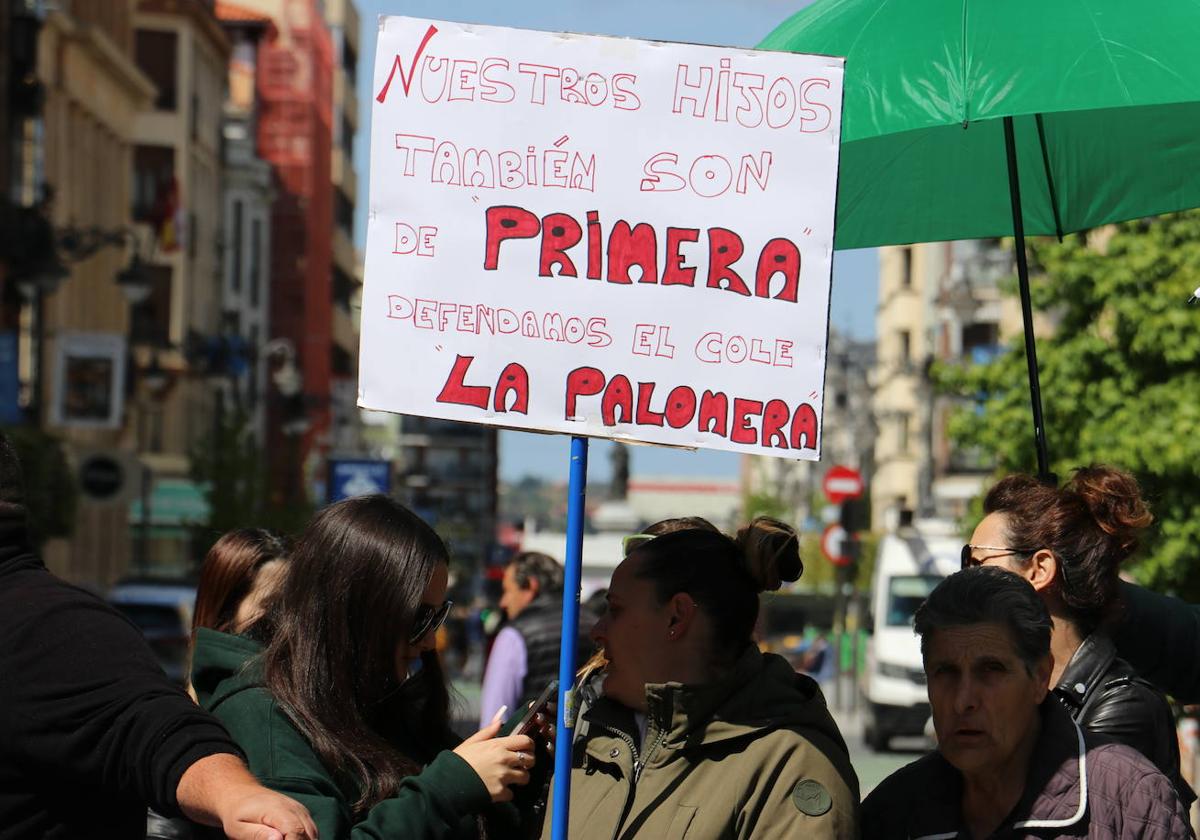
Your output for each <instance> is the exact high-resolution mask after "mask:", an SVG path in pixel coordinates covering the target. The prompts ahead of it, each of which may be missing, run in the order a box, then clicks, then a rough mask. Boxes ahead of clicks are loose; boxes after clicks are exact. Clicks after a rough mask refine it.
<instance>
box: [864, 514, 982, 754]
mask: <svg viewBox="0 0 1200 840" xmlns="http://www.w3.org/2000/svg"><path fill="white" fill-rule="evenodd" d="M962 545H963V539H962V536H961V535H960V534H959V532H958V527H957V525H956V524H955V523H953V522H948V521H944V520H935V519H920V520H917V521H916V522H915V523H914V524H913V525H912V526H910V527H904V528H901V529H899V530H898V531H897V532H895V533H891V534H888V535H886V536H885V537H884V538H883V539H882V540H881V541H880V543H879V550H878V553H877V554H876V556H875V572H874V577H873V578H872V582H871V596H870V604H871V608H870V613H869V615H868V618H867V625H866V626H867V627H868V628H869V630H870V633H871V638H870V641H869V642H868V643H867V658H866V668H865V669H864V670H863V673H862V692H863V697H864V699H865V702H864V704H863V709H864V719H863V740H864V741H866V743H867V746H869V747H870V748H871V749H873V750H875V751H876V752H879V751H883V750H886V749H887V748H888V746H889V743H890V741H891V739H892V737H893V736H896V735H917V736H919V735H922V734H924V732H925V724H926V722H927V721H928V720H929V697H928V695H927V694H926V692H925V669H924V668H923V667H922V665H921V644H920V639H918V638H917V636H916V634H915V633H913V628H912V620H913V614H914V613H915V612H916V611H917V607H919V606H920V605H921V603H922V602H923V601H924V600H925V598H926V596H928V595H929V593H930V592H931V591H933V588H934V587H935V586H937V584H938V582H939V581H941V580H942V578H944V577H946V576H947V575H950V574H953V573H954V572H956V571H958V568H959V563H960V560H959V557H960V552H961V550H962Z"/></svg>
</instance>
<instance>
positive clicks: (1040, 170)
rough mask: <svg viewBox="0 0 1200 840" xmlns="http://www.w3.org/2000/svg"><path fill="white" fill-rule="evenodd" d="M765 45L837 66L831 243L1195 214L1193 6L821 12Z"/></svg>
mask: <svg viewBox="0 0 1200 840" xmlns="http://www.w3.org/2000/svg"><path fill="white" fill-rule="evenodd" d="M759 47H760V48H763V49H775V50H789V51H793V52H806V53H818V54H825V55H838V56H845V57H846V76H845V93H844V101H843V114H842V148H841V165H840V171H839V182H838V198H837V229H836V238H835V246H836V247H837V248H865V247H869V246H875V245H886V244H904V243H910V242H934V241H940V240H947V239H973V238H980V237H991V236H1005V235H1009V234H1012V235H1014V236H1015V237H1016V255H1017V273H1018V279H1019V283H1020V288H1021V304H1022V311H1023V314H1024V318H1025V351H1026V360H1027V362H1028V365H1029V379H1030V391H1031V395H1032V402H1033V415H1034V433H1035V438H1036V443H1037V450H1038V467H1039V469H1040V470H1041V472H1042V473H1043V474H1045V473H1046V472H1047V470H1048V466H1047V463H1048V459H1047V455H1046V440H1045V429H1044V425H1043V422H1042V411H1041V395H1040V390H1039V386H1038V380H1037V356H1036V350H1035V347H1034V340H1033V327H1032V315H1031V311H1030V310H1031V307H1030V303H1029V278H1028V268H1027V266H1026V262H1025V238H1024V236H1025V233H1026V232H1028V233H1031V234H1047V235H1058V236H1060V237H1061V236H1062V235H1063V234H1064V233H1069V232H1072V231H1077V230H1083V229H1086V228H1091V227H1096V226H1098V225H1103V224H1106V223H1109V222H1116V221H1121V220H1124V219H1132V218H1139V217H1142V216H1150V215H1154V214H1157V213H1166V212H1170V211H1174V210H1182V209H1185V208H1189V207H1197V206H1200V3H1196V2H1194V0H1187V1H1186V2H1185V0H1148V2H1146V3H1144V4H1143V3H1131V2H1128V0H903V2H901V0H818V2H816V3H814V4H813V5H811V6H809V7H807V8H805V9H803V10H802V11H800V12H798V13H796V14H795V15H793V16H792V17H791V18H789V19H788V20H786V21H784V22H783V23H782V24H780V25H779V27H777V28H776V29H775V31H774V32H772V33H771V34H770V35H768V36H767V37H766V39H764V40H763V42H762V43H761V44H759Z"/></svg>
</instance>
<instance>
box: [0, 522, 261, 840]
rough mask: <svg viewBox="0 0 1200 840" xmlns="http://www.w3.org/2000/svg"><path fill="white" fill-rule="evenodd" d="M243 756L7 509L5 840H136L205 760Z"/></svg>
mask: <svg viewBox="0 0 1200 840" xmlns="http://www.w3.org/2000/svg"><path fill="white" fill-rule="evenodd" d="M217 753H234V754H236V755H239V756H240V755H241V751H240V750H239V749H238V748H237V746H236V745H235V744H234V743H233V741H232V740H231V739H230V737H229V735H228V734H227V733H226V731H225V729H224V727H222V726H221V724H220V723H218V722H217V720H216V719H215V718H213V717H212V716H211V715H209V714H208V713H206V712H203V711H201V710H200V709H199V708H198V707H197V706H196V705H195V704H194V703H192V701H191V700H190V699H189V698H188V696H187V695H186V694H184V693H183V691H182V690H181V689H180V688H179V687H177V686H175V685H174V684H172V683H171V682H170V681H169V680H168V679H167V677H166V675H165V674H163V672H162V669H161V668H160V667H159V666H158V663H157V661H156V660H155V658H154V654H153V653H152V652H151V650H150V648H149V647H148V646H147V645H146V642H145V640H144V639H143V638H142V635H141V633H139V632H138V630H137V628H136V627H134V626H133V624H131V623H130V622H129V621H127V620H126V619H125V618H124V617H123V616H121V615H120V614H119V613H117V612H116V611H115V610H113V609H112V608H111V607H109V606H108V605H107V604H105V603H104V602H103V601H102V600H101V599H99V598H97V597H95V596H94V595H91V594H89V593H87V592H84V591H83V590H81V589H77V588H76V587H73V586H70V585H68V584H66V583H64V582H62V581H61V580H59V579H58V578H56V577H54V575H52V574H50V573H49V572H48V571H47V570H46V567H45V566H43V565H42V562H41V560H39V559H38V558H37V556H36V555H35V554H34V553H33V551H32V549H30V548H29V546H28V544H27V539H26V534H25V513H24V508H22V507H20V506H19V505H14V504H7V503H0V840H18V838H20V840H26V838H34V837H36V838H53V840H68V839H70V840H74V838H80V839H81V840H82V838H87V840H109V839H110V838H111V840H117V838H120V840H129V839H130V838H140V837H144V836H145V831H146V804H147V803H149V804H150V805H152V806H154V808H156V809H157V810H159V811H161V812H164V813H168V814H178V813H179V810H178V803H177V802H176V799H175V790H176V788H177V787H178V785H179V780H180V779H181V778H182V777H183V773H184V771H185V770H187V768H188V767H190V766H191V765H192V764H193V763H194V762H196V761H197V760H199V759H201V758H204V757H205V756H208V755H213V754H217Z"/></svg>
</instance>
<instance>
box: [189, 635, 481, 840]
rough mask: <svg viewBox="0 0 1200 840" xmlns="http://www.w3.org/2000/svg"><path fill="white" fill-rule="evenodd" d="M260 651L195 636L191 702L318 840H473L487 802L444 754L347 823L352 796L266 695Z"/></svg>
mask: <svg viewBox="0 0 1200 840" xmlns="http://www.w3.org/2000/svg"><path fill="white" fill-rule="evenodd" d="M261 650H262V648H261V647H260V646H259V645H258V644H256V643H255V642H253V641H251V640H249V639H247V638H245V637H242V636H231V635H228V634H225V633H217V632H214V631H212V630H207V629H201V630H199V631H198V632H197V634H196V650H195V654H194V657H193V663H192V682H193V685H194V686H195V688H196V695H197V697H198V698H199V700H200V705H201V706H203V707H204V708H205V709H208V710H209V711H210V712H212V713H213V714H215V715H216V716H217V717H218V718H220V719H221V722H222V723H224V724H225V726H226V728H227V729H228V730H229V733H230V734H231V735H232V736H233V738H234V740H236V741H237V742H238V744H239V745H240V746H241V748H242V749H243V750H245V752H246V757H247V760H248V761H249V764H250V771H251V772H252V773H254V775H255V776H257V777H258V778H259V780H261V781H262V783H263V784H264V785H266V786H267V787H269V788H271V789H272V790H277V791H279V792H281V793H285V794H287V795H288V796H290V797H292V798H293V799H295V800H296V801H297V802H300V803H301V804H303V805H304V806H305V807H306V808H308V810H309V813H311V814H312V817H313V820H314V822H316V824H317V829H318V830H319V831H320V834H321V840H343V838H353V840H367V838H389V840H395V838H408V837H412V838H418V837H419V838H429V839H430V840H440V838H448V839H449V838H454V840H457V838H477V837H478V836H479V834H478V831H477V827H476V820H475V815H477V814H481V813H483V812H484V811H485V810H486V809H488V808H489V806H490V804H491V799H490V797H489V796H488V792H487V788H486V787H485V786H484V784H483V781H482V780H481V779H480V778H479V776H478V775H476V773H475V771H474V770H472V769H471V767H470V765H468V764H467V763H466V762H465V761H463V760H462V759H461V758H459V757H458V756H457V755H456V754H454V753H453V752H451V751H449V750H444V751H442V752H440V753H438V755H437V756H436V757H435V758H434V759H433V760H432V761H431V762H429V764H428V765H427V766H426V767H425V769H424V770H423V771H422V772H421V773H419V774H417V775H415V776H409V777H408V778H407V779H405V780H404V782H403V783H402V785H401V787H400V790H399V792H398V793H397V794H396V795H395V796H394V797H392V798H391V799H387V800H385V801H383V802H380V803H379V804H378V805H376V806H375V807H374V808H372V809H371V810H370V812H368V813H367V815H366V816H365V818H364V819H362V820H360V821H359V822H357V823H356V822H354V819H353V816H352V814H351V804H352V803H353V802H354V800H355V799H356V798H357V797H358V793H357V791H354V790H349V789H347V787H346V785H345V784H344V783H343V784H339V783H338V782H337V781H336V780H335V778H334V775H333V774H332V773H330V772H329V771H328V770H327V769H326V768H325V766H324V765H323V764H322V763H321V760H320V758H318V757H317V754H316V752H314V751H313V749H312V747H311V746H309V743H308V741H307V740H306V739H305V738H304V736H303V735H301V734H300V732H299V731H298V730H297V729H296V728H295V726H293V724H292V722H291V721H290V720H289V719H288V717H287V716H286V715H285V714H284V712H283V710H282V709H280V707H279V704H278V703H276V701H275V698H273V697H272V696H271V695H270V694H269V693H268V692H267V690H266V688H265V687H264V686H263V684H262V679H261V673H260V671H259V669H258V668H257V667H256V665H257V663H256V662H254V661H253V660H254V657H255V656H257V655H258V654H259V653H260V652H261Z"/></svg>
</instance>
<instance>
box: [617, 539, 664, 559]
mask: <svg viewBox="0 0 1200 840" xmlns="http://www.w3.org/2000/svg"><path fill="white" fill-rule="evenodd" d="M657 536H658V534H630V535H629V536H628V537H624V538H623V539H622V540H621V554H622V555H624V556H625V557H628V556H629V552H631V551H633V550H634V549H636V548H637V547H638V546H639V545H642V544H644V543H648V542H650V540H652V539H654V538H655V537H657Z"/></svg>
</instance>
